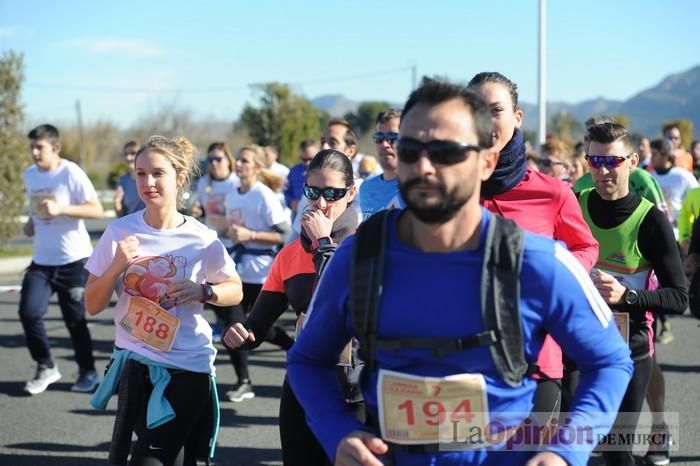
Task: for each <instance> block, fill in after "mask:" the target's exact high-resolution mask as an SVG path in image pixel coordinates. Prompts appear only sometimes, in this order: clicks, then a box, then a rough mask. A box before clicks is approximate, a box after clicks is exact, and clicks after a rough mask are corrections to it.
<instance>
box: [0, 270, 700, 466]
mask: <svg viewBox="0 0 700 466" xmlns="http://www.w3.org/2000/svg"><path fill="white" fill-rule="evenodd" d="M17 283H19V278H18V277H16V276H0V285H10V284H17ZM18 298H19V295H18V294H17V293H0V322H2V325H0V348H2V359H1V364H0V465H2V466H14V465H18V466H20V465H21V466H88V465H98V464H100V465H101V464H106V458H107V451H108V448H109V441H110V438H111V432H112V424H113V420H114V412H115V406H116V400H115V399H113V400H112V401H111V402H110V404H109V406H108V409H107V410H105V411H95V410H94V409H92V407H90V405H89V404H88V398H89V396H88V395H85V394H76V393H72V392H71V391H70V390H69V389H70V385H71V384H72V383H73V382H74V380H75V377H76V376H77V366H76V365H75V363H74V362H72V350H71V348H70V342H69V340H68V334H67V331H66V328H65V326H64V324H63V322H62V320H61V317H60V312H59V310H58V307H57V306H56V303H55V302H53V304H52V305H51V307H50V310H49V313H48V315H47V319H46V324H47V328H48V333H49V337H50V339H51V344H52V347H53V349H54V358H55V360H56V362H57V364H58V365H59V368H60V370H61V373H62V374H63V378H62V379H61V380H60V381H59V382H57V383H55V384H53V385H52V386H51V387H50V388H49V390H47V391H46V392H44V393H43V394H40V395H37V396H26V395H25V394H24V393H23V391H22V387H23V385H24V382H25V381H26V380H27V379H28V378H31V377H32V375H33V374H34V369H35V367H34V363H33V362H32V360H31V358H30V357H29V353H28V351H27V349H26V348H25V346H24V336H23V333H22V328H21V325H20V323H19V320H18V318H17V302H18ZM90 322H91V324H90V330H91V332H92V335H93V340H94V345H95V355H96V358H97V366H98V370H99V371H102V370H103V369H104V367H105V365H106V363H107V359H108V356H109V354H110V353H111V345H112V342H113V332H114V330H113V325H112V321H111V310H110V309H108V310H106V311H105V312H104V313H103V314H101V315H100V316H99V317H98V318H91V319H90ZM671 323H672V325H673V333H674V335H675V341H674V342H673V343H672V344H670V345H659V347H658V355H659V360H660V361H661V363H662V367H663V368H664V371H665V374H666V383H667V407H666V409H667V411H670V412H678V413H679V419H680V435H679V437H678V438H677V439H676V440H677V442H678V451H675V452H673V456H672V463H673V464H685V465H700V358H699V356H700V344H699V343H698V342H699V341H700V339H699V338H698V336H699V334H700V328H699V327H698V323H699V321H697V320H695V319H693V318H692V317H689V316H681V317H674V318H672V319H671ZM285 324H286V325H287V326H288V328H290V329H291V319H290V318H285ZM284 357H285V355H284V353H283V352H282V351H280V350H277V349H274V348H273V347H271V346H269V345H267V344H264V345H263V346H262V347H261V348H260V350H258V351H255V352H253V353H252V354H251V371H252V376H253V382H254V384H255V391H256V394H257V396H256V398H254V399H252V400H247V401H244V402H242V403H231V402H229V401H222V418H221V426H222V429H221V433H220V436H219V441H218V448H217V455H216V460H217V461H216V464H218V465H227V466H229V465H230V466H234V465H236V466H240V465H244V466H248V465H251V466H252V465H280V464H281V455H280V451H279V438H278V432H277V424H278V416H277V413H278V407H279V396H280V393H281V389H280V386H281V383H282V379H283V376H284V367H283V366H284ZM217 371H218V374H219V378H218V382H219V392H220V394H221V395H220V396H221V397H223V393H224V392H225V391H226V390H230V389H231V388H232V384H233V382H234V381H235V380H234V379H235V378H234V374H233V369H232V367H231V365H230V364H229V362H228V358H227V356H226V355H225V353H223V352H222V353H221V354H220V355H219V357H218V359H217ZM590 464H601V461H600V458H594V459H592V460H591V463H590Z"/></svg>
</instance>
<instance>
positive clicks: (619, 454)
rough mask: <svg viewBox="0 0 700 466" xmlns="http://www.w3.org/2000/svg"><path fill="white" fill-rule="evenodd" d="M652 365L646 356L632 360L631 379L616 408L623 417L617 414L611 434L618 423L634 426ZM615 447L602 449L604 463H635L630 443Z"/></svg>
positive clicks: (626, 465)
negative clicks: (607, 449)
mask: <svg viewBox="0 0 700 466" xmlns="http://www.w3.org/2000/svg"><path fill="white" fill-rule="evenodd" d="M652 367H653V361H652V359H651V358H650V357H648V356H647V357H645V358H644V359H640V360H639V361H634V372H633V373H632V380H630V383H629V385H628V386H627V391H626V392H625V396H624V398H622V404H620V409H619V410H618V412H620V413H624V414H623V417H624V419H621V418H620V416H619V415H618V417H617V419H615V425H613V428H612V430H611V431H610V433H611V434H614V433H615V432H617V431H618V429H617V428H616V426H617V425H618V423H620V424H621V425H624V426H631V425H634V426H635V427H636V425H637V421H638V420H639V412H640V411H641V410H642V406H643V405H644V398H645V397H646V394H647V386H648V385H649V379H650V378H651V369H652ZM628 430H629V427H626V429H625V431H628ZM616 448H618V449H619V451H603V458H604V459H605V464H607V465H610V466H618V465H622V466H628V465H629V466H632V465H634V464H635V462H634V457H633V456H632V446H631V445H629V444H625V445H624V446H622V445H619V444H618V446H617V447H616Z"/></svg>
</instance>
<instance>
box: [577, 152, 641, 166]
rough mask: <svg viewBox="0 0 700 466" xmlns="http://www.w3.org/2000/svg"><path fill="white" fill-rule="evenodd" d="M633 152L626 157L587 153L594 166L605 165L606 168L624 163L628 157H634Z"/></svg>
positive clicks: (590, 162) (587, 158)
mask: <svg viewBox="0 0 700 466" xmlns="http://www.w3.org/2000/svg"><path fill="white" fill-rule="evenodd" d="M632 155H633V154H629V155H627V156H626V157H622V156H619V155H587V156H586V160H588V163H589V164H590V165H591V167H593V168H600V167H602V166H603V165H605V168H616V167H619V166H620V165H622V163H623V162H624V161H625V160H627V159H628V158H630V157H632Z"/></svg>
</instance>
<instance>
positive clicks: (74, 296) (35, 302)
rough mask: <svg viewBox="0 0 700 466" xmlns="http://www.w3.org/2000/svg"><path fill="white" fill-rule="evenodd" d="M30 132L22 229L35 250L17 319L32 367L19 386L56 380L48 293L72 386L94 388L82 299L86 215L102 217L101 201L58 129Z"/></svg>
mask: <svg viewBox="0 0 700 466" xmlns="http://www.w3.org/2000/svg"><path fill="white" fill-rule="evenodd" d="M27 137H28V138H29V148H30V152H31V155H32V159H33V161H34V165H32V166H31V167H29V168H27V169H26V170H25V171H24V174H23V178H24V185H25V191H26V193H27V196H28V197H29V208H30V217H29V220H27V223H26V224H25V225H24V233H25V234H26V235H27V236H30V237H31V236H33V237H34V253H33V256H32V263H31V264H30V265H29V267H28V268H27V271H26V273H25V274H24V279H23V280H22V291H21V295H20V300H19V318H20V320H21V321H22V327H23V328H24V336H25V338H26V339H27V348H28V349H29V354H30V355H31V356H32V359H33V360H34V361H36V364H37V368H36V374H35V375H34V378H33V379H31V380H29V381H28V382H27V383H26V384H25V386H24V391H25V392H27V393H29V394H31V395H37V394H39V393H41V392H43V391H44V390H46V389H47V388H48V386H49V385H51V384H52V383H54V382H57V381H58V380H59V379H60V378H61V373H60V372H59V370H58V366H56V364H55V363H54V361H53V359H52V357H51V347H50V346H49V337H48V335H47V334H46V327H45V326H44V316H45V315H46V312H47V311H48V307H49V299H50V298H51V295H52V294H53V293H56V294H57V295H58V304H59V306H60V307H61V315H62V316H63V321H64V322H65V324H66V327H67V328H68V333H69V334H70V341H71V344H72V345H73V349H74V351H75V360H76V362H77V363H78V367H79V370H80V373H79V375H78V380H77V381H76V382H75V383H74V384H73V385H72V386H71V390H73V391H76V392H91V391H93V390H94V389H95V388H96V387H97V384H98V383H99V377H98V375H97V372H95V359H94V357H93V354H92V339H91V338H90V330H89V329H88V327H87V321H86V320H85V305H84V301H83V293H84V290H85V288H84V287H85V280H86V279H87V271H86V270H85V268H84V266H85V261H87V258H88V256H89V255H90V253H92V244H91V243H90V235H88V231H87V229H86V228H85V222H84V221H83V219H86V218H100V217H102V215H103V210H102V204H100V201H99V200H98V199H97V193H96V192H95V188H94V187H93V186H92V183H91V182H90V179H89V178H88V177H87V175H86V174H85V172H84V171H83V170H81V169H80V167H78V165H76V164H75V163H73V162H71V161H70V160H66V159H64V158H62V157H61V142H60V140H59V134H58V129H56V127H54V126H51V125H41V126H37V127H36V128H34V129H33V130H31V131H30V132H29V134H28V136H27Z"/></svg>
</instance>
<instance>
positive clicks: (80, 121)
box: [75, 99, 85, 170]
mask: <svg viewBox="0 0 700 466" xmlns="http://www.w3.org/2000/svg"><path fill="white" fill-rule="evenodd" d="M75 112H76V113H77V115H78V137H79V138H80V168H82V169H83V170H85V141H84V138H83V112H82V110H81V108H80V99H78V100H76V101H75Z"/></svg>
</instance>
